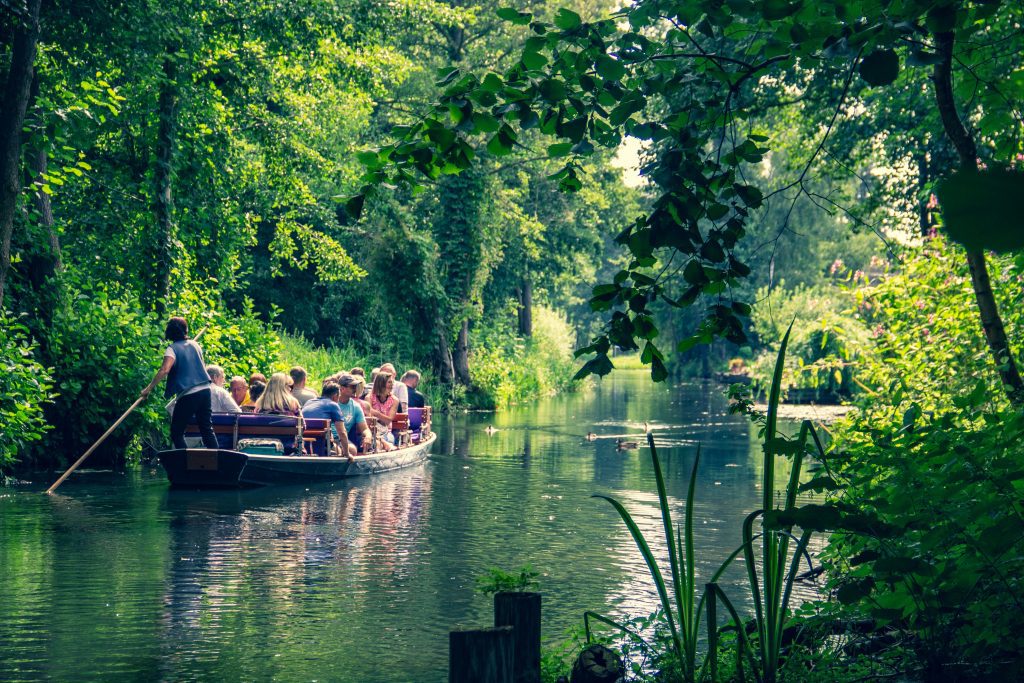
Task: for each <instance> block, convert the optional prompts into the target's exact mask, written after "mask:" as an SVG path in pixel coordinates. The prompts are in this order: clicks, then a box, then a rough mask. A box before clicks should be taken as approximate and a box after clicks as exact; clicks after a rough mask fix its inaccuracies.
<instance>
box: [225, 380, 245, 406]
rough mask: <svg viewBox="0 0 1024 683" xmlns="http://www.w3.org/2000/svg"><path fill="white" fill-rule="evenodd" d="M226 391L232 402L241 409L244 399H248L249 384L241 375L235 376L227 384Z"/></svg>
mask: <svg viewBox="0 0 1024 683" xmlns="http://www.w3.org/2000/svg"><path fill="white" fill-rule="evenodd" d="M228 390H229V391H230V392H231V398H232V400H233V401H234V402H235V403H237V404H238V407H239V408H241V407H242V405H243V404H244V403H245V399H247V398H248V397H249V383H248V382H246V381H245V378H244V377H242V376H241V375H235V376H234V377H232V378H231V382H230V383H229V384H228Z"/></svg>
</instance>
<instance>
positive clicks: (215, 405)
mask: <svg viewBox="0 0 1024 683" xmlns="http://www.w3.org/2000/svg"><path fill="white" fill-rule="evenodd" d="M206 387H209V388H210V412H213V413H240V412H242V409H241V408H239V407H238V404H237V403H235V399H234V398H232V396H231V392H230V391H228V390H227V389H225V388H224V387H222V386H218V385H216V384H213V383H212V382H211V383H210V384H204V385H203V386H202V388H203V389H205V388H206ZM188 393H192V392H188ZM184 395H185V394H182V396H184ZM177 403H178V397H177V396H176V397H174V398H172V399H171V400H170V402H169V403H168V404H167V405H166V406H164V408H165V410H167V413H168V414H169V415H172V416H173V415H174V406H175V405H177Z"/></svg>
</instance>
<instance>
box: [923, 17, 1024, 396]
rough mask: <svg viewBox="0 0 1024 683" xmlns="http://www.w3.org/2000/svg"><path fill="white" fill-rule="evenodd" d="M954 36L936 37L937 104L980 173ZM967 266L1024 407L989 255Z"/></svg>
mask: <svg viewBox="0 0 1024 683" xmlns="http://www.w3.org/2000/svg"><path fill="white" fill-rule="evenodd" d="M953 40H954V38H953V34H952V33H937V34H935V46H936V48H937V50H938V53H939V56H940V57H941V58H942V59H941V61H940V62H939V63H938V64H936V65H935V70H934V71H933V73H932V80H933V81H934V84H935V101H936V103H937V104H938V109H939V116H940V117H941V118H942V127H943V129H944V130H945V132H946V136H947V137H948V138H949V140H950V141H951V142H952V143H953V147H955V148H956V151H957V155H958V156H959V157H960V168H961V170H962V171H963V172H967V173H973V172H977V170H978V148H977V146H976V145H975V143H974V138H972V137H971V134H970V133H969V132H968V131H967V129H966V128H965V127H964V124H963V122H962V121H961V120H960V115H959V114H958V113H957V110H956V100H955V98H954V96H953ZM967 265H968V266H969V267H970V271H971V284H972V285H973V287H974V298H975V299H976V300H977V302H978V312H979V313H980V314H981V327H982V329H983V330H984V331H985V341H986V342H987V343H988V349H989V353H990V354H991V355H992V359H993V361H995V364H996V368H997V369H998V370H999V377H1000V379H1001V380H1002V382H1003V386H1004V387H1005V389H1006V393H1007V395H1008V396H1009V398H1010V402H1011V403H1012V404H1013V405H1015V406H1021V405H1024V382H1022V381H1021V377H1020V372H1019V371H1018V370H1017V363H1016V362H1015V361H1014V358H1013V351H1012V349H1011V348H1010V342H1009V340H1008V339H1007V337H1006V329H1005V328H1004V327H1003V319H1002V318H1001V317H1000V315H999V307H998V306H997V305H996V299H995V295H994V294H993V293H992V285H991V282H990V280H989V276H988V267H987V266H986V264H985V253H984V252H983V251H980V250H971V249H968V250H967Z"/></svg>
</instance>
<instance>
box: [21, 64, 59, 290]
mask: <svg viewBox="0 0 1024 683" xmlns="http://www.w3.org/2000/svg"><path fill="white" fill-rule="evenodd" d="M38 97H39V74H38V73H37V74H35V75H34V76H33V78H32V90H31V95H30V96H29V107H34V106H35V101H36V98H38ZM41 118H42V117H41V116H40V119H41ZM38 125H40V127H41V126H42V121H39V123H38ZM48 163H49V159H48V158H47V154H46V148H45V147H44V146H40V148H39V149H37V150H35V151H34V152H33V154H32V156H31V157H29V169H30V170H31V172H32V180H33V192H32V199H33V202H34V203H35V205H36V211H37V212H38V213H39V225H40V226H41V227H42V228H44V229H45V230H46V237H47V242H48V243H49V246H50V250H49V252H48V253H47V254H46V256H45V257H44V259H43V264H42V268H41V271H42V272H40V273H39V274H38V275H36V274H35V273H33V277H35V278H36V279H37V281H38V282H46V280H49V279H50V277H52V276H53V275H54V274H55V273H56V272H57V271H60V270H64V262H63V259H62V257H61V250H60V237H58V236H57V231H56V230H55V229H54V227H53V206H52V203H51V202H50V195H48V194H46V193H45V192H43V190H42V186H43V184H44V183H45V182H46V181H45V180H44V178H43V176H44V175H45V174H46V168H47V164H48ZM37 289H38V288H37Z"/></svg>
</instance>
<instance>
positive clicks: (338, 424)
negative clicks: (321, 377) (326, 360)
mask: <svg viewBox="0 0 1024 683" xmlns="http://www.w3.org/2000/svg"><path fill="white" fill-rule="evenodd" d="M340 398H341V387H340V386H339V385H338V384H337V383H336V382H327V383H325V384H324V386H323V389H321V390H320V397H319V398H314V399H313V400H312V401H306V405H304V406H302V417H305V418H316V419H321V420H329V421H330V423H331V431H332V433H333V434H335V435H336V438H335V442H334V446H335V449H336V451H335V455H342V454H344V455H345V456H346V457H348V459H349V460H350V461H351V460H352V459H353V458H354V456H355V454H356V446H355V444H353V443H351V442H350V441H349V440H348V429H347V428H346V427H345V416H344V414H342V411H341V407H340V406H339V404H338V400H339V399H340ZM348 412H350V413H351V412H353V411H352V410H351V409H350V410H349V411H348ZM360 417H361V416H360ZM363 424H364V425H365V422H364V423H363Z"/></svg>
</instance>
